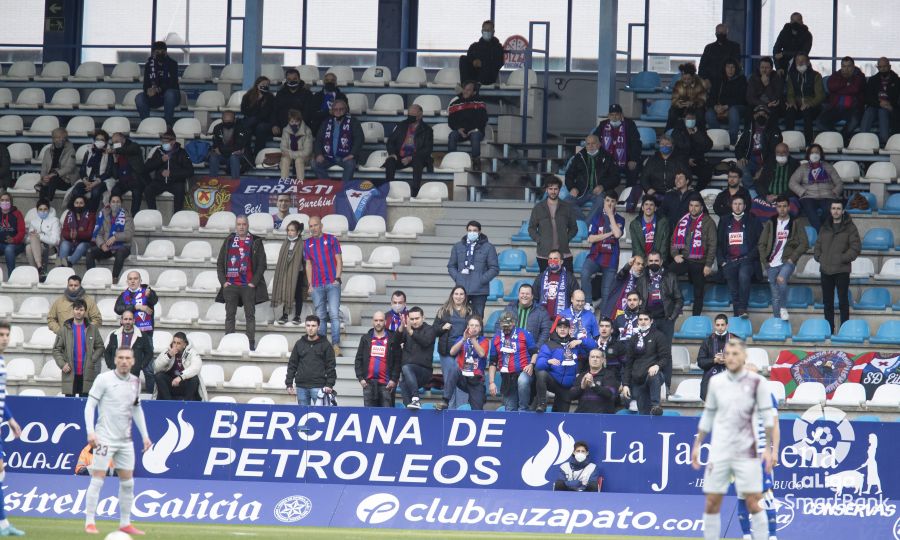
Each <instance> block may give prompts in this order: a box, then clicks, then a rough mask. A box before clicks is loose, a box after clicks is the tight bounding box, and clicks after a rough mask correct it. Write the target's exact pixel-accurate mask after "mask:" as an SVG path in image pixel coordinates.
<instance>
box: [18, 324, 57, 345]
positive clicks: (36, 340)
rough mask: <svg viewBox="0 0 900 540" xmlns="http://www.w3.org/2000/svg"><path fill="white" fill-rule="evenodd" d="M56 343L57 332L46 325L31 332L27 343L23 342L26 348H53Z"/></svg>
mask: <svg viewBox="0 0 900 540" xmlns="http://www.w3.org/2000/svg"><path fill="white" fill-rule="evenodd" d="M54 343H56V332H54V331H53V330H50V329H49V328H47V327H46V326H38V327H37V328H35V329H34V332H33V333H32V334H31V338H30V339H29V340H28V342H27V343H24V344H22V346H23V347H24V348H26V349H38V350H40V349H52V348H53V344H54Z"/></svg>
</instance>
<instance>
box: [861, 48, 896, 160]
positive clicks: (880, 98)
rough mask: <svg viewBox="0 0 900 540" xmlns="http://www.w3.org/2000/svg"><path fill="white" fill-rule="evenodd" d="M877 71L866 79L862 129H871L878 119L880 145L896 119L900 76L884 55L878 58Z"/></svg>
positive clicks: (886, 138)
mask: <svg viewBox="0 0 900 540" xmlns="http://www.w3.org/2000/svg"><path fill="white" fill-rule="evenodd" d="M876 66H877V67H878V73H876V74H875V75H872V76H871V77H869V79H868V80H867V81H866V93H865V99H866V110H865V113H863V118H862V131H863V133H868V132H870V131H872V125H873V124H874V123H875V121H876V120H877V121H878V139H879V141H880V142H881V145H882V146H884V143H886V142H887V140H888V137H890V136H891V132H892V129H891V127H892V126H893V125H894V124H895V123H896V121H897V108H898V106H900V77H898V76H897V74H896V73H894V70H892V69H891V62H890V60H888V59H887V58H885V57H883V56H882V57H881V58H879V59H878V63H877V64H876Z"/></svg>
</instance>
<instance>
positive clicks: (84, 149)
mask: <svg viewBox="0 0 900 540" xmlns="http://www.w3.org/2000/svg"><path fill="white" fill-rule="evenodd" d="M67 131H68V130H67ZM93 147H94V145H93V144H90V143H85V144H82V145H81V146H79V147H78V148H76V149H75V163H81V162H82V161H83V160H84V156H85V155H86V154H87V153H88V152H89V151H90V150H91V148H93ZM60 221H62V220H60Z"/></svg>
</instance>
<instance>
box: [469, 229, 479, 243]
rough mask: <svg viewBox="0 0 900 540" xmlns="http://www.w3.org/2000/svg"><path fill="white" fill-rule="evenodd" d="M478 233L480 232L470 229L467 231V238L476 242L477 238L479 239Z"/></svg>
mask: <svg viewBox="0 0 900 540" xmlns="http://www.w3.org/2000/svg"><path fill="white" fill-rule="evenodd" d="M478 235H479V233H477V232H475V231H469V232H467V233H466V240H468V241H469V242H474V241H475V240H478Z"/></svg>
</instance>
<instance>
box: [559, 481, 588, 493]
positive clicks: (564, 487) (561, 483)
mask: <svg viewBox="0 0 900 540" xmlns="http://www.w3.org/2000/svg"><path fill="white" fill-rule="evenodd" d="M553 491H597V484H593V485H592V484H590V483H588V485H586V486H584V489H572V488H570V487H569V486H567V485H566V482H565V481H564V480H557V481H556V482H554V483H553Z"/></svg>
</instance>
